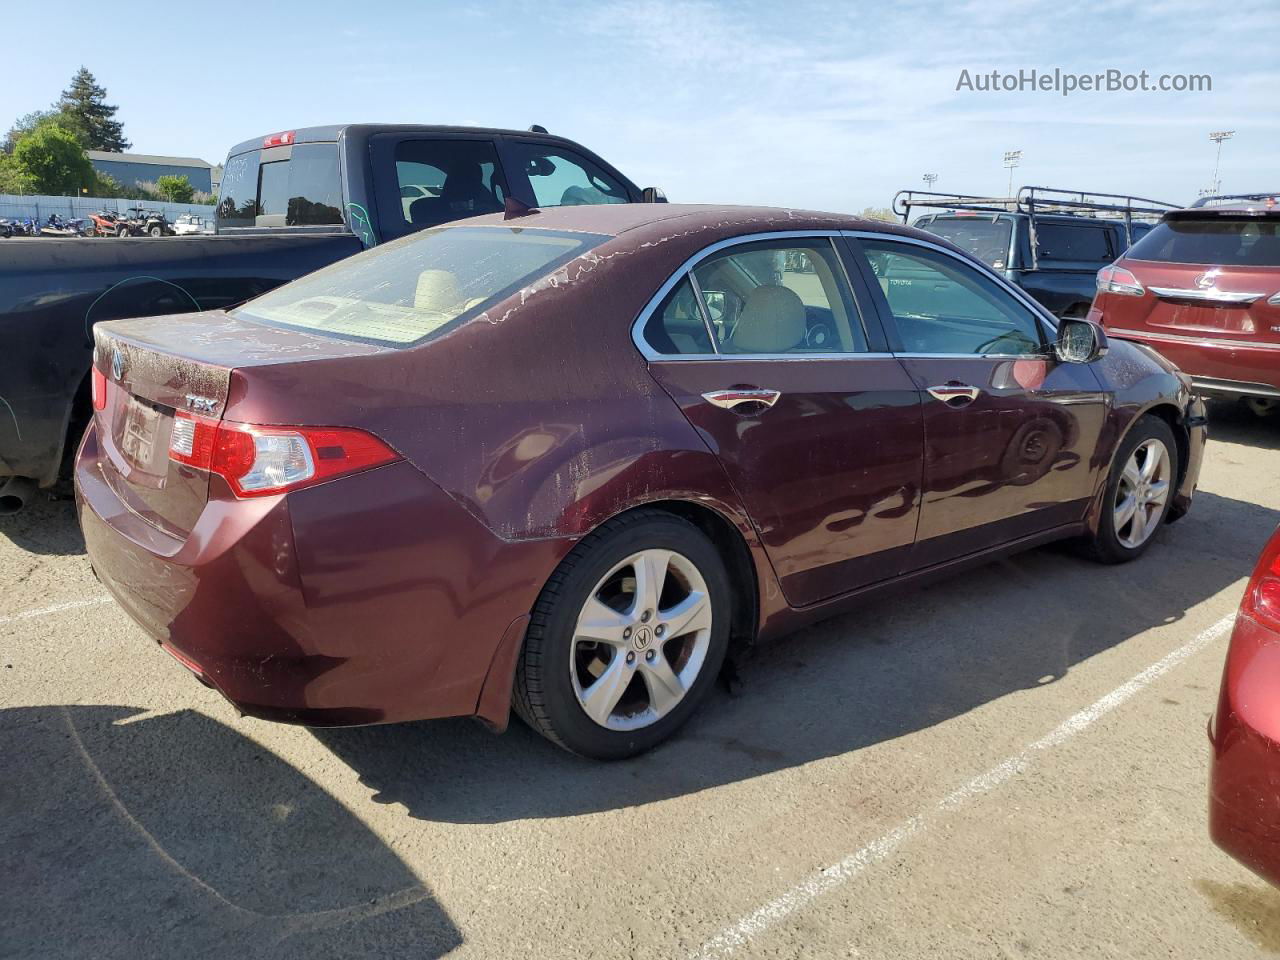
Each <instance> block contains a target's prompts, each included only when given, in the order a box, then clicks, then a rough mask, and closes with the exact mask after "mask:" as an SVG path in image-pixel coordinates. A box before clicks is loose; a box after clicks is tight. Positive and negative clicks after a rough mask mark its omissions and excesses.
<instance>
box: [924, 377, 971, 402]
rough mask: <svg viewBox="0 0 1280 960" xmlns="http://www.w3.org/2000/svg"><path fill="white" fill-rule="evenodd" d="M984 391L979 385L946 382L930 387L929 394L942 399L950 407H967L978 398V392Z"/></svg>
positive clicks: (936, 398)
mask: <svg viewBox="0 0 1280 960" xmlns="http://www.w3.org/2000/svg"><path fill="white" fill-rule="evenodd" d="M981 392H982V391H981V390H979V389H978V388H977V387H971V386H969V385H968V384H967V383H957V382H954V381H953V382H951V383H944V384H942V385H941V386H937V387H930V388H929V395H930V396H931V397H933V398H934V399H935V400H941V401H942V402H943V403H945V404H946V405H947V406H949V407H967V406H968V405H969V404H971V403H973V401H975V400H977V399H978V394H980V393H981Z"/></svg>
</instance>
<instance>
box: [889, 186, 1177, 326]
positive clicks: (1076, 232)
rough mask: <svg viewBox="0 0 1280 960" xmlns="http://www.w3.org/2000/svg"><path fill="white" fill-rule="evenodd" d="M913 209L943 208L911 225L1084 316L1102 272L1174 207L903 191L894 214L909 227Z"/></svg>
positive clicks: (1085, 198) (1124, 199) (1075, 197)
mask: <svg viewBox="0 0 1280 960" xmlns="http://www.w3.org/2000/svg"><path fill="white" fill-rule="evenodd" d="M913 207H924V208H931V209H938V210H940V211H942V212H938V213H927V214H924V215H923V216H920V217H917V218H916V219H915V221H914V222H913V223H912V226H915V227H919V228H920V229H921V230H928V231H929V232H930V233H936V234H937V235H938V236H940V237H945V238H946V239H947V240H950V241H951V242H952V243H954V244H955V245H956V246H958V247H960V248H961V249H964V250H967V251H968V252H969V253H971V254H973V255H974V256H975V257H977V258H978V259H979V260H981V261H983V262H984V263H986V264H987V265H988V266H990V267H991V268H992V269H993V270H995V271H996V272H997V273H1000V274H1001V275H1002V276H1004V277H1005V278H1006V279H1008V280H1010V281H1011V282H1013V283H1016V284H1018V286H1020V287H1022V288H1023V289H1024V290H1026V291H1027V293H1029V294H1031V296H1033V297H1035V298H1036V300H1038V301H1039V302H1040V303H1042V304H1043V305H1044V306H1045V307H1047V308H1048V309H1049V310H1050V311H1052V312H1053V313H1054V315H1056V316H1059V317H1083V316H1085V314H1087V313H1088V312H1089V304H1090V303H1091V302H1092V301H1093V294H1094V291H1095V289H1096V278H1097V274H1098V271H1099V270H1101V269H1102V268H1103V267H1105V266H1107V265H1108V264H1110V263H1113V262H1114V261H1115V260H1116V258H1118V257H1119V256H1120V255H1121V254H1123V253H1124V252H1125V250H1127V249H1128V247H1129V245H1130V244H1132V243H1133V242H1134V241H1136V240H1137V239H1138V238H1139V237H1141V236H1142V235H1143V234H1144V233H1146V232H1147V231H1148V230H1150V229H1151V228H1152V227H1153V226H1155V224H1156V223H1157V222H1158V220H1159V218H1160V216H1162V215H1163V214H1164V213H1165V212H1167V211H1168V210H1173V209H1176V205H1174V204H1167V203H1164V202H1162V201H1159V200H1146V199H1144V198H1142V197H1130V196H1125V195H1122V194H1109V193H1091V192H1088V191H1079V190H1058V189H1055V188H1050V187H1022V188H1021V189H1020V190H1019V191H1018V193H1017V195H1016V196H1013V197H1008V198H993V197H979V196H974V195H971V194H942V193H930V192H926V191H922V190H902V191H900V192H899V193H898V194H897V196H895V197H894V198H893V211H894V213H896V214H898V215H899V216H900V217H902V222H903V223H906V222H907V220H908V218H909V217H910V215H911V210H912V208H913Z"/></svg>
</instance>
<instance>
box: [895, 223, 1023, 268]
mask: <svg viewBox="0 0 1280 960" xmlns="http://www.w3.org/2000/svg"><path fill="white" fill-rule="evenodd" d="M915 225H916V226H917V227H919V228H920V229H921V230H928V231H929V232H930V233H934V234H937V235H938V236H940V237H945V238H946V239H948V240H950V241H951V242H952V243H954V244H955V245H956V246H957V247H959V248H960V249H961V250H965V251H967V252H969V253H971V254H973V255H974V256H975V257H977V258H978V259H979V260H981V261H982V262H983V263H985V264H987V265H988V266H990V267H994V268H995V269H997V270H1003V269H1004V268H1005V267H1006V266H1007V265H1008V264H1007V261H1008V259H1009V239H1010V237H1011V236H1012V234H1013V221H1011V220H1008V219H1000V220H993V219H992V218H991V217H937V218H934V219H933V220H929V221H925V222H921V221H919V220H917V221H916V224H915Z"/></svg>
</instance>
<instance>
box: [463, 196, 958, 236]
mask: <svg viewBox="0 0 1280 960" xmlns="http://www.w3.org/2000/svg"><path fill="white" fill-rule="evenodd" d="M674 221H678V223H676V222H674ZM453 225H455V226H462V225H494V226H511V227H531V228H540V229H544V230H575V231H581V232H584V233H598V234H603V235H605V236H610V237H618V236H621V235H622V234H625V233H630V232H632V231H641V232H643V233H645V234H646V235H648V234H651V233H664V232H668V233H669V232H671V231H676V232H678V233H680V234H686V233H693V232H713V233H719V234H722V235H723V236H737V235H740V234H744V233H767V232H772V231H778V230H870V231H875V232H884V233H900V234H903V235H907V236H919V237H921V238H924V239H928V240H929V241H930V242H937V239H938V238H937V237H935V236H933V235H932V234H928V233H925V232H924V231H921V230H916V229H914V228H913V227H904V226H900V225H898V224H895V223H886V222H885V221H883V220H867V219H864V218H862V217H855V216H852V215H850V214H845V213H824V212H822V211H818V210H797V209H794V208H791V207H756V206H735V205H731V204H701V203H601V204H581V205H575V206H564V207H547V208H545V209H539V210H538V211H537V212H536V213H530V214H527V215H525V216H521V217H514V218H512V219H507V217H506V215H505V214H501V213H492V214H486V215H485V216H481V217H472V218H470V219H468V220H459V221H455V223H454V224H453Z"/></svg>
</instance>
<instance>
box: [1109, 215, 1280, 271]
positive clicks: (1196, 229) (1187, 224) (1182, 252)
mask: <svg viewBox="0 0 1280 960" xmlns="http://www.w3.org/2000/svg"><path fill="white" fill-rule="evenodd" d="M1126 256H1128V257H1130V258H1131V259H1134V260H1154V261H1156V262H1159V263H1205V264H1219V263H1220V264H1227V265H1229V266H1238V267H1280V222H1278V221H1276V220H1271V219H1267V220H1261V219H1259V218H1257V217H1249V218H1247V219H1245V218H1242V219H1230V218H1227V217H1205V218H1204V219H1203V220H1181V219H1179V220H1166V221H1165V222H1163V223H1161V224H1159V225H1157V226H1156V227H1155V229H1153V230H1152V231H1151V232H1150V233H1148V234H1147V235H1146V236H1145V237H1143V238H1142V239H1141V240H1136V241H1134V244H1133V246H1132V247H1130V248H1129V252H1128V253H1127V254H1126Z"/></svg>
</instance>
